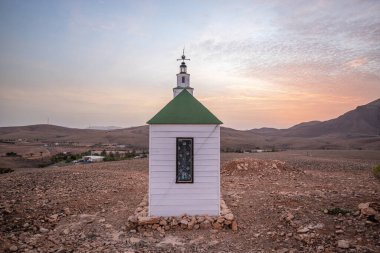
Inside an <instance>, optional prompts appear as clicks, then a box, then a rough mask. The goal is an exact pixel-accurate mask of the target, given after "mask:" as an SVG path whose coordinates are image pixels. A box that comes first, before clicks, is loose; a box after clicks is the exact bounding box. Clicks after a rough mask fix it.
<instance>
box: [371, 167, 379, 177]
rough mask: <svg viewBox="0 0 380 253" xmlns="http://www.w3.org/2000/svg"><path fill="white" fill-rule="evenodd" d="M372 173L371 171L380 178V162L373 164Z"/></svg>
mask: <svg viewBox="0 0 380 253" xmlns="http://www.w3.org/2000/svg"><path fill="white" fill-rule="evenodd" d="M372 173H373V175H374V176H375V177H376V178H377V179H379V180H380V164H379V165H377V166H375V167H373V169H372Z"/></svg>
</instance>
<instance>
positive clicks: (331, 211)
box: [327, 207, 350, 215]
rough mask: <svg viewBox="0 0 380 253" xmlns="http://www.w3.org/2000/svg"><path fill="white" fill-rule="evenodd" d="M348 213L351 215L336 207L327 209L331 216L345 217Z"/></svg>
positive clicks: (347, 211)
mask: <svg viewBox="0 0 380 253" xmlns="http://www.w3.org/2000/svg"><path fill="white" fill-rule="evenodd" d="M346 213H350V211H349V210H346V209H343V208H340V207H334V208H330V209H327V214H331V215H338V214H342V215H344V214H346Z"/></svg>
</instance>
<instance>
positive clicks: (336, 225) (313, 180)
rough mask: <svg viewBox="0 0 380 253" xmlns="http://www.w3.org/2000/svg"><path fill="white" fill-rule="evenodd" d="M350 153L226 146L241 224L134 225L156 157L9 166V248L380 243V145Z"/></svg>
mask: <svg viewBox="0 0 380 253" xmlns="http://www.w3.org/2000/svg"><path fill="white" fill-rule="evenodd" d="M359 153H360V152H359ZM344 154H345V155H344ZM344 154H343V153H339V152H338V153H333V152H332V151H325V153H323V152H322V153H321V152H320V151H315V152H314V151H310V152H309V151H308V152H306V151H302V152H298V153H297V152H278V153H271V154H222V163H223V170H222V194H223V199H224V200H225V201H226V203H227V205H228V206H229V207H230V208H231V210H232V212H233V213H234V215H235V217H236V219H237V222H238V227H239V229H238V231H237V232H233V231H232V230H213V229H205V230H196V231H194V230H186V229H184V230H182V229H178V230H174V231H166V232H165V233H161V234H160V233H158V232H157V233H155V232H154V233H141V234H140V233H138V232H136V231H133V230H129V229H128V228H127V226H126V222H127V219H128V217H129V216H130V215H131V214H132V213H133V212H134V210H135V209H136V207H137V205H138V204H139V203H140V201H141V200H142V198H143V197H144V195H145V194H146V192H147V176H148V160H147V159H140V160H130V161H123V162H109V163H99V164H86V165H73V166H67V167H60V168H54V167H51V168H34V169H30V168H29V169H15V171H14V172H12V173H7V174H1V175H0V252H61V253H63V252H380V223H378V222H377V220H376V219H378V216H376V215H371V212H373V211H375V212H376V210H377V211H378V210H379V204H380V181H378V180H376V179H375V178H374V177H373V176H372V175H371V171H370V169H371V167H372V166H373V165H374V164H377V163H380V152H377V153H376V152H374V153H371V154H370V155H368V153H362V154H363V156H360V157H355V155H356V156H357V152H354V153H352V154H351V155H350V154H348V155H347V153H344ZM361 203H371V204H370V207H368V204H367V206H365V205H364V207H363V205H361V208H362V209H361V210H360V209H359V207H358V205H359V204H361Z"/></svg>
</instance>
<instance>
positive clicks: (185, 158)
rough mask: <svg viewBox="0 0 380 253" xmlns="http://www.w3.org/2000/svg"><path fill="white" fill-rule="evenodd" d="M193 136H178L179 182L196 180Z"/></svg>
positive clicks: (177, 176)
mask: <svg viewBox="0 0 380 253" xmlns="http://www.w3.org/2000/svg"><path fill="white" fill-rule="evenodd" d="M193 156H194V145H193V138H177V159H176V162H177V170H176V174H177V175H176V182H177V183H193V182H194V178H193V177H194V159H193Z"/></svg>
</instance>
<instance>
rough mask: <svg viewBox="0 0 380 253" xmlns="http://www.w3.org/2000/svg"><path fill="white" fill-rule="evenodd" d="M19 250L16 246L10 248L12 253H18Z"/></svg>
mask: <svg viewBox="0 0 380 253" xmlns="http://www.w3.org/2000/svg"><path fill="white" fill-rule="evenodd" d="M17 250H18V247H17V246H16V245H12V246H10V247H9V251H10V252H16V251H17Z"/></svg>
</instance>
